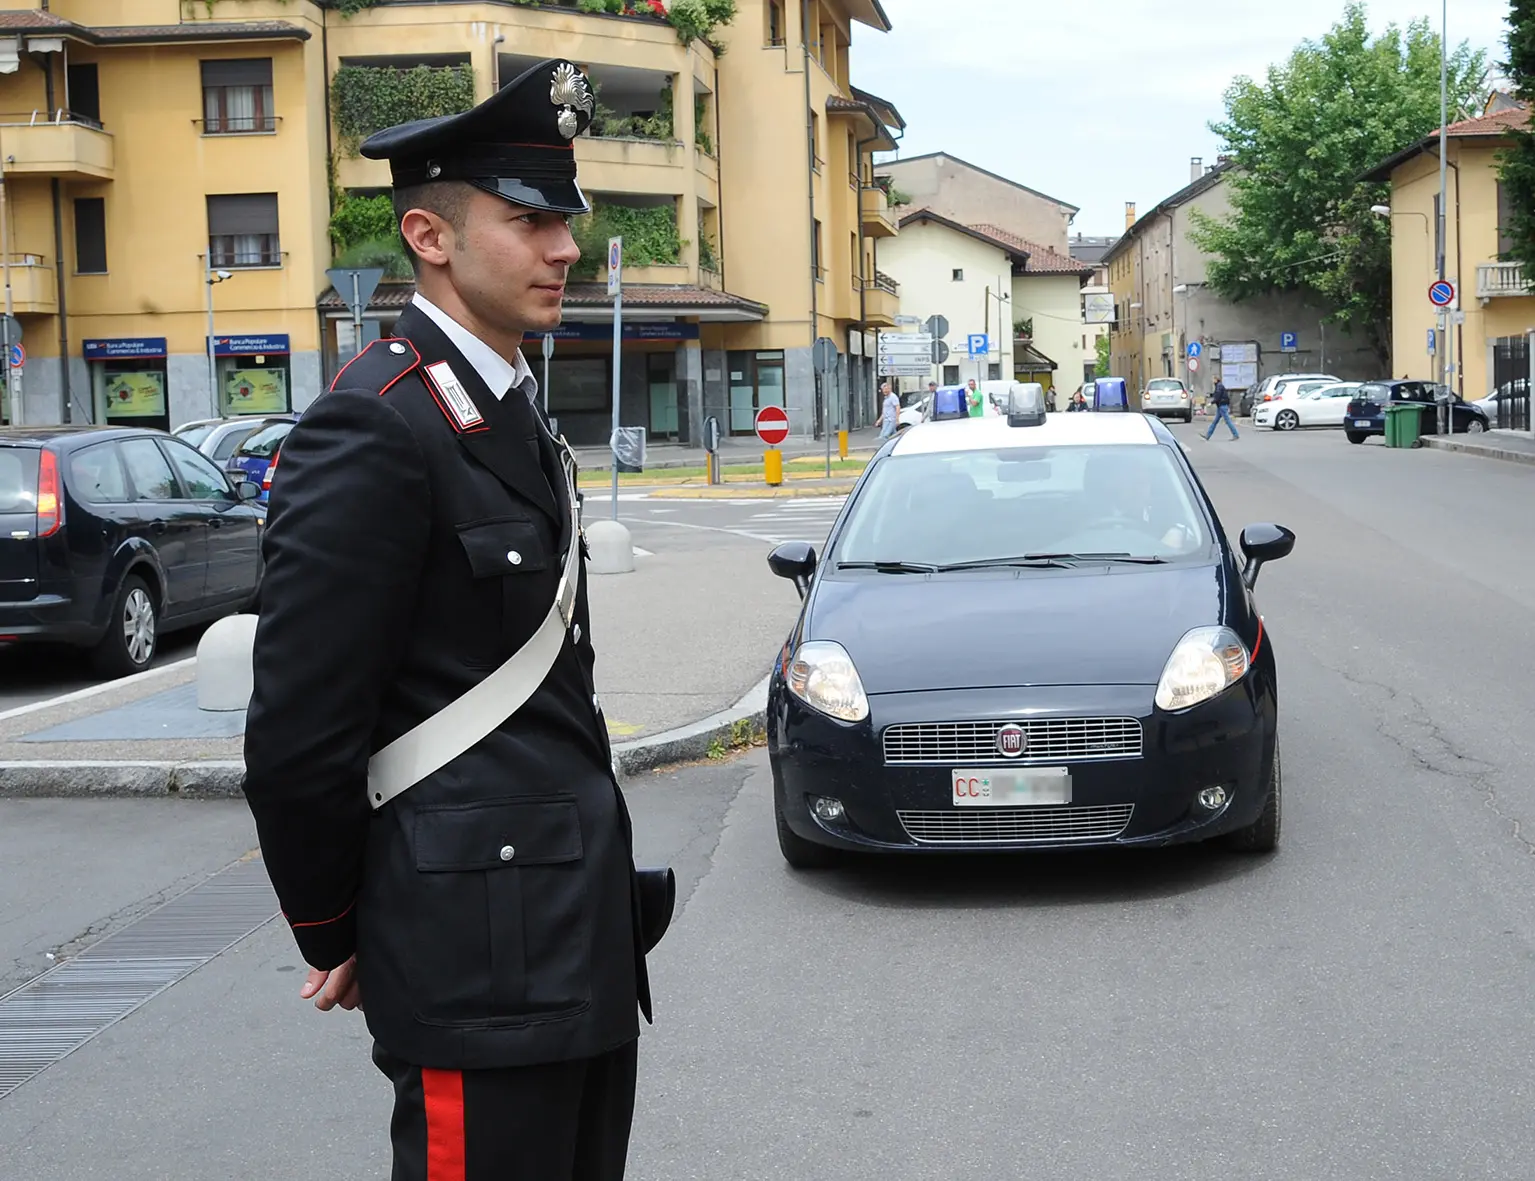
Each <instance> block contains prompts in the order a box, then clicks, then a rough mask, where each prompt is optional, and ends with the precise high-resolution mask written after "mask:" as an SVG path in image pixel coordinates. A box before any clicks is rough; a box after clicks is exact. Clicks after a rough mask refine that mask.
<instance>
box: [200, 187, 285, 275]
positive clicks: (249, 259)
mask: <svg viewBox="0 0 1535 1181" xmlns="http://www.w3.org/2000/svg"><path fill="white" fill-rule="evenodd" d="M208 260H209V265H210V266H213V267H276V266H281V265H282V247H281V245H280V244H279V241H278V235H277V194H276V193H231V194H226V195H221V196H216V197H209V198H208Z"/></svg>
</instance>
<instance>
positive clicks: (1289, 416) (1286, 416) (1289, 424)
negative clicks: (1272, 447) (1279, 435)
mask: <svg viewBox="0 0 1535 1181" xmlns="http://www.w3.org/2000/svg"><path fill="white" fill-rule="evenodd" d="M1298 426H1300V415H1298V414H1296V413H1295V411H1293V410H1281V411H1280V412H1279V413H1278V414H1277V415H1276V416H1275V418H1274V429H1275V430H1276V431H1293V430H1294V429H1295V428H1296V427H1298Z"/></svg>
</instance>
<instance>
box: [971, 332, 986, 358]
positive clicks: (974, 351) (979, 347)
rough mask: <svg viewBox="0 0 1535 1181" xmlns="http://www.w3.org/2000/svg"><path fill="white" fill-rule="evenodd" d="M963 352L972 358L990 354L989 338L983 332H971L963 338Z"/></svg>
mask: <svg viewBox="0 0 1535 1181" xmlns="http://www.w3.org/2000/svg"><path fill="white" fill-rule="evenodd" d="M965 351H966V352H968V353H969V354H970V355H971V356H972V357H984V356H986V355H987V354H988V353H990V352H991V338H990V337H988V336H987V335H986V333H984V332H972V333H971V334H970V335H969V336H967V337H965Z"/></svg>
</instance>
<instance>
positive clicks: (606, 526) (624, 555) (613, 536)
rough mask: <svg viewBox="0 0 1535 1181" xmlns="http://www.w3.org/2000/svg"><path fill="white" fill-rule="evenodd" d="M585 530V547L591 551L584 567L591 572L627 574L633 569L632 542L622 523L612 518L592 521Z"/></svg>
mask: <svg viewBox="0 0 1535 1181" xmlns="http://www.w3.org/2000/svg"><path fill="white" fill-rule="evenodd" d="M585 532H586V548H587V549H588V550H590V551H591V556H590V557H589V558H587V561H586V568H587V569H588V570H590V571H591V572H592V573H593V574H627V573H629V571H631V570H633V569H634V542H633V541H632V540H630V537H629V530H628V529H626V528H624V526H623V525H621V524H619V523H618V522H617V521H613V520H602V521H593V522H592V523H591V524H590V525H587V526H586V527H585Z"/></svg>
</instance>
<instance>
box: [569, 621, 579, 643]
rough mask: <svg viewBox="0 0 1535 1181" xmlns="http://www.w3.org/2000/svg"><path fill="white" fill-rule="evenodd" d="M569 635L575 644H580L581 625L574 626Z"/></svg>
mask: <svg viewBox="0 0 1535 1181" xmlns="http://www.w3.org/2000/svg"><path fill="white" fill-rule="evenodd" d="M570 634H571V636H572V637H573V638H574V639H575V641H576V643H578V644H579V643H580V642H581V625H580V624H579V623H578V624H576V626H575V627H573V628H572V629H571V633H570Z"/></svg>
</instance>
